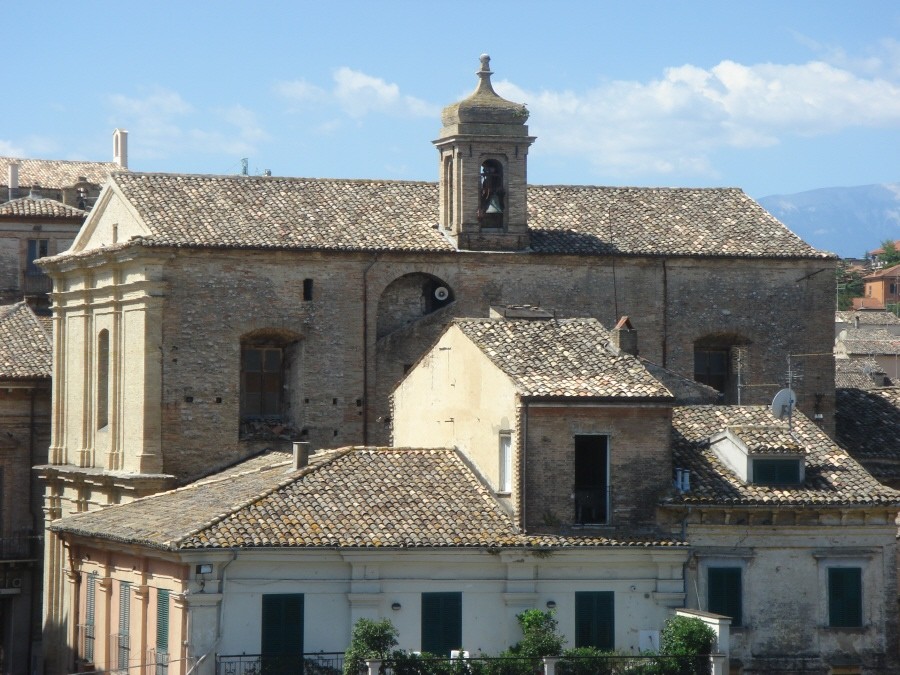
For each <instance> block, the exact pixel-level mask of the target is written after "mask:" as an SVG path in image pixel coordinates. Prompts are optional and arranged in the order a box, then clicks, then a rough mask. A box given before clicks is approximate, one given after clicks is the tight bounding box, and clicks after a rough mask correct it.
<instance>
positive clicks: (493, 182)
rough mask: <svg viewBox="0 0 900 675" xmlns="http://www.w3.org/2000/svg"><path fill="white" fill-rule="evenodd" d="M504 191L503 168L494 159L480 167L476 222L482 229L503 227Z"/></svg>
mask: <svg viewBox="0 0 900 675" xmlns="http://www.w3.org/2000/svg"><path fill="white" fill-rule="evenodd" d="M505 196H506V191H505V190H504V189H503V166H502V165H501V164H500V162H498V161H497V160H495V159H489V160H487V161H486V162H484V163H483V164H482V165H481V195H480V198H479V202H478V220H479V222H480V223H481V226H482V227H503V212H504V211H505V210H506V200H505Z"/></svg>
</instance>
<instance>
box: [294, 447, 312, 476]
mask: <svg viewBox="0 0 900 675" xmlns="http://www.w3.org/2000/svg"><path fill="white" fill-rule="evenodd" d="M307 464H309V441H294V461H293V464H292V466H291V469H292V470H294V471H296V470H297V469H302V468H303V467H304V466H306V465H307Z"/></svg>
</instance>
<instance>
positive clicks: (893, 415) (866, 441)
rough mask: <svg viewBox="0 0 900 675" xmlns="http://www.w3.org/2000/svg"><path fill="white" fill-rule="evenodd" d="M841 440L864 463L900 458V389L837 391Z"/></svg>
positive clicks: (836, 404)
mask: <svg viewBox="0 0 900 675" xmlns="http://www.w3.org/2000/svg"><path fill="white" fill-rule="evenodd" d="M834 420H835V430H836V436H837V440H838V442H839V443H840V444H841V445H842V446H843V447H845V448H846V449H847V450H848V451H849V452H850V454H851V455H853V457H855V458H856V459H858V460H859V461H861V462H865V461H866V460H869V459H875V458H890V459H894V460H900V388H898V387H888V388H885V389H873V390H870V391H863V390H861V389H838V390H836V391H835V416H834Z"/></svg>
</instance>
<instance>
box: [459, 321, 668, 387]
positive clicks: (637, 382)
mask: <svg viewBox="0 0 900 675" xmlns="http://www.w3.org/2000/svg"><path fill="white" fill-rule="evenodd" d="M453 325H455V326H457V327H458V328H459V329H460V330H461V331H462V333H463V334H464V335H465V336H466V337H468V338H469V339H470V340H471V341H472V342H473V343H474V344H475V345H476V346H477V347H478V348H479V349H480V350H481V351H482V352H483V353H484V354H485V356H487V358H488V359H490V360H491V362H492V363H494V364H495V365H496V366H497V367H498V368H499V369H500V370H501V371H503V372H504V373H505V374H506V375H507V376H508V377H509V378H510V379H511V380H512V381H513V383H514V384H515V386H516V387H517V389H518V390H519V393H520V394H521V395H523V396H539V397H565V398H569V397H597V398H629V399H634V398H641V399H659V400H666V401H673V398H674V397H673V396H672V394H671V393H670V392H669V390H668V389H666V388H665V387H664V386H663V385H662V384H661V383H660V382H659V381H658V380H657V379H656V378H654V377H653V376H652V375H650V373H649V372H648V371H647V369H646V368H645V367H644V366H643V364H642V363H641V362H640V360H638V359H637V358H635V357H634V356H631V355H630V354H624V353H622V354H615V353H613V352H612V351H611V350H610V349H609V341H610V336H609V332H608V331H607V330H606V329H605V328H604V327H603V325H602V324H601V323H600V322H599V321H597V320H596V319H532V320H529V319H520V320H516V319H504V318H496V319H456V320H454V321H453Z"/></svg>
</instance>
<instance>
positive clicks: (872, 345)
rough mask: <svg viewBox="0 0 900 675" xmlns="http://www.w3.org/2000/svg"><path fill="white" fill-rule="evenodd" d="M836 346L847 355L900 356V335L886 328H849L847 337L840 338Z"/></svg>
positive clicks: (842, 332)
mask: <svg viewBox="0 0 900 675" xmlns="http://www.w3.org/2000/svg"><path fill="white" fill-rule="evenodd" d="M841 334H842V335H843V334H844V331H841ZM835 344H836V346H837V347H838V351H843V352H844V353H846V354H865V355H895V354H898V355H900V335H894V334H893V333H890V332H888V331H887V330H885V329H884V328H871V327H870V328H848V329H847V330H846V337H844V338H843V339H841V338H839V339H838V340H837V341H836V343H835Z"/></svg>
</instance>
